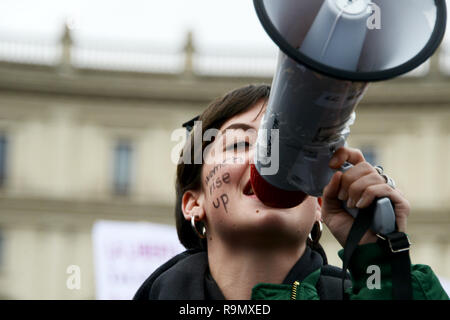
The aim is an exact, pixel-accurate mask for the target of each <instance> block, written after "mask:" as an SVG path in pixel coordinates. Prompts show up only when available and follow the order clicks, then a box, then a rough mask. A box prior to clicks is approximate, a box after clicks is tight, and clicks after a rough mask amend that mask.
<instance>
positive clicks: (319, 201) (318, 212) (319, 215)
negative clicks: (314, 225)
mask: <svg viewBox="0 0 450 320" xmlns="http://www.w3.org/2000/svg"><path fill="white" fill-rule="evenodd" d="M315 214H316V221H322V198H320V197H318V198H317V204H316V213H315Z"/></svg>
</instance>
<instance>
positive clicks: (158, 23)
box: [0, 0, 450, 55]
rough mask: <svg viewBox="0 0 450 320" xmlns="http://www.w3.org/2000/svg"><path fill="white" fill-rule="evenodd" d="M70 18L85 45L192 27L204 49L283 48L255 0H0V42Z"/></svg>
mask: <svg viewBox="0 0 450 320" xmlns="http://www.w3.org/2000/svg"><path fill="white" fill-rule="evenodd" d="M65 21H69V23H70V24H71V25H72V27H73V28H74V29H73V30H74V31H73V33H74V38H75V40H76V41H78V43H80V44H82V43H83V42H84V43H86V44H88V43H89V44H94V45H98V46H102V45H111V44H112V45H115V46H124V47H125V46H129V47H133V46H139V47H142V46H146V47H149V48H151V47H161V48H165V49H167V48H173V49H179V48H180V47H181V46H182V45H183V43H184V41H185V37H186V33H187V31H188V30H192V31H193V32H194V41H195V45H196V47H197V49H198V50H199V51H202V50H205V49H206V50H209V49H211V48H212V49H213V50H214V49H215V50H217V48H219V49H220V48H227V49H228V51H231V52H232V51H243V52H246V53H247V54H248V53H250V54H251V53H252V52H254V53H256V54H264V55H266V54H270V55H272V54H275V53H276V52H277V51H278V50H277V48H276V47H275V45H274V44H273V42H272V41H271V40H270V39H269V37H268V36H267V35H266V33H265V32H264V30H263V28H262V26H261V25H260V23H259V21H258V19H257V17H256V13H255V10H254V8H253V1H252V0H1V1H0V41H1V40H5V39H9V40H15V41H20V40H30V39H36V40H38V39H54V40H56V39H57V38H58V37H59V36H60V35H61V32H62V26H63V24H64V22H65ZM446 38H447V39H448V38H450V35H449V34H448V33H447V37H446ZM446 43H447V45H448V43H449V41H448V40H446Z"/></svg>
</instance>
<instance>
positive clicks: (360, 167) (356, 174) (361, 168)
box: [338, 161, 384, 201]
mask: <svg viewBox="0 0 450 320" xmlns="http://www.w3.org/2000/svg"><path fill="white" fill-rule="evenodd" d="M372 173H375V174H378V172H377V171H376V170H375V168H374V167H372V165H371V164H370V163H368V162H365V161H364V162H360V163H358V164H357V165H355V166H354V167H351V168H350V169H348V170H347V171H346V172H345V173H344V174H343V176H342V181H341V190H340V192H339V195H338V198H339V199H340V200H342V201H345V200H348V197H349V188H350V185H351V184H353V183H354V182H355V181H356V180H358V179H360V178H361V177H364V176H366V175H369V174H372ZM379 177H380V180H379V183H382V182H384V179H383V177H381V176H380V175H379Z"/></svg>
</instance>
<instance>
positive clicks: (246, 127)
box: [221, 122, 256, 135]
mask: <svg viewBox="0 0 450 320" xmlns="http://www.w3.org/2000/svg"><path fill="white" fill-rule="evenodd" d="M230 129H243V130H249V129H253V130H255V131H256V129H255V128H254V127H253V126H251V125H249V124H247V123H242V122H237V123H233V124H230V125H229V126H228V127H226V128H225V129H223V130H222V131H221V134H222V135H224V134H225V131H226V130H230Z"/></svg>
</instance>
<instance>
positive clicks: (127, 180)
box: [114, 141, 133, 195]
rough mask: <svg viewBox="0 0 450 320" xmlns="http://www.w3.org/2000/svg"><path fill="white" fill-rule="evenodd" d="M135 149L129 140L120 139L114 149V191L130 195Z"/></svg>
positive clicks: (118, 193)
mask: <svg viewBox="0 0 450 320" xmlns="http://www.w3.org/2000/svg"><path fill="white" fill-rule="evenodd" d="M132 156H133V150H132V147H131V144H130V143H129V142H125V141H120V142H118V143H117V144H116V146H115V150H114V193H115V194H117V195H128V194H129V193H130V186H131V169H132Z"/></svg>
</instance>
